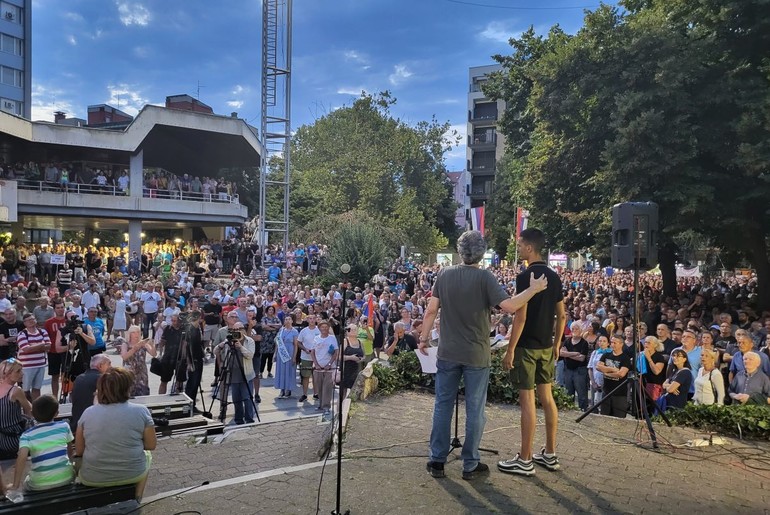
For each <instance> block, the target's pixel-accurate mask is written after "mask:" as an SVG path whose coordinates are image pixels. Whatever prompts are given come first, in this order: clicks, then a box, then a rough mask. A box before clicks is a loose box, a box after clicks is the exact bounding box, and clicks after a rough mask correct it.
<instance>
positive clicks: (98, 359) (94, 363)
mask: <svg viewBox="0 0 770 515" xmlns="http://www.w3.org/2000/svg"><path fill="white" fill-rule="evenodd" d="M104 362H107V363H109V362H110V358H109V356H105V355H104V354H97V355H95V356H94V357H92V358H91V365H90V366H91V368H93V369H94V370H96V369H97V368H99V365H101V364H102V363H104Z"/></svg>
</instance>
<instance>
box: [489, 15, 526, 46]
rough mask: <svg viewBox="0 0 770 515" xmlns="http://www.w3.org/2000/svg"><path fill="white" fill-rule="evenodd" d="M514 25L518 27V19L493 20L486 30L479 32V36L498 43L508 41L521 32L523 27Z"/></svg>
mask: <svg viewBox="0 0 770 515" xmlns="http://www.w3.org/2000/svg"><path fill="white" fill-rule="evenodd" d="M514 27H516V20H500V21H491V22H489V23H488V24H487V26H486V27H485V28H484V30H483V31H481V32H480V33H479V37H480V38H482V39H491V40H492V41H497V42H498V43H508V40H509V39H511V38H512V37H517V36H518V35H519V34H521V29H520V28H514Z"/></svg>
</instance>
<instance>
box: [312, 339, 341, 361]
mask: <svg viewBox="0 0 770 515" xmlns="http://www.w3.org/2000/svg"><path fill="white" fill-rule="evenodd" d="M312 348H313V349H314V350H315V359H316V361H317V362H318V364H319V365H321V366H322V367H325V366H326V365H328V364H329V363H330V362H331V360H332V356H333V354H334V351H336V350H337V349H338V348H339V345H337V337H336V336H334V334H333V333H329V336H327V337H326V338H324V337H322V336H321V335H320V334H319V335H318V336H316V337H315V338H314V339H313V347H312ZM329 351H331V352H329Z"/></svg>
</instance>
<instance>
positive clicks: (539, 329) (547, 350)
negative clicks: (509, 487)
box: [497, 228, 567, 476]
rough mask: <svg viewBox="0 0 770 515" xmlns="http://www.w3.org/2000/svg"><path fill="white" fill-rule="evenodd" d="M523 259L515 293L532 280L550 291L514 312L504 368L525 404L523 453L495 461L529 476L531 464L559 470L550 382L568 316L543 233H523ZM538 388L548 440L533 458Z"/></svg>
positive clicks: (503, 468)
mask: <svg viewBox="0 0 770 515" xmlns="http://www.w3.org/2000/svg"><path fill="white" fill-rule="evenodd" d="M517 243H518V247H519V256H521V258H522V259H523V260H525V261H527V262H528V263H529V267H528V268H527V269H526V270H525V271H524V272H522V273H521V274H519V275H518V276H516V292H517V293H520V292H523V291H524V290H525V289H527V288H528V287H529V283H530V276H534V277H536V278H537V277H542V276H543V275H545V276H546V277H547V279H548V287H547V288H546V289H545V290H544V291H541V292H540V293H538V294H537V295H535V296H534V297H532V299H531V300H530V301H529V303H528V304H525V305H524V306H523V307H522V308H520V309H519V310H518V311H516V315H515V318H514V320H513V326H511V331H510V335H511V337H510V344H509V345H508V350H507V351H506V353H505V357H504V358H503V367H504V368H505V369H506V370H510V379H511V383H513V385H514V386H515V387H517V388H518V390H519V403H520V404H521V450H520V452H519V453H518V454H517V455H516V456H514V457H513V459H510V460H504V461H500V462H498V463H497V468H498V469H499V470H500V471H501V472H506V473H509V474H520V475H524V476H531V475H533V474H534V473H535V467H534V465H533V461H534V462H535V463H537V464H539V465H542V466H543V467H545V468H547V469H548V470H557V469H558V468H559V467H560V465H559V460H558V458H557V457H556V428H557V426H558V423H559V419H558V416H559V413H558V411H557V409H556V403H555V402H554V400H553V394H552V392H551V384H552V383H553V380H554V375H555V361H554V359H555V357H556V356H557V355H558V354H559V346H560V345H561V337H562V335H563V334H564V324H565V323H566V320H567V317H566V315H565V312H564V292H563V290H562V284H561V279H560V278H559V275H558V274H557V273H556V272H555V271H554V270H552V269H551V268H549V267H548V265H546V263H545V261H544V260H543V257H542V252H543V249H544V248H545V235H544V234H543V232H542V231H540V230H539V229H534V228H532V229H525V230H523V231H521V234H520V236H519V240H518V242H517ZM535 388H537V396H538V399H539V400H540V405H541V406H542V407H543V412H544V414H545V426H546V442H545V446H544V447H543V448H542V449H541V451H540V452H539V453H535V454H533V449H532V448H533V445H534V439H535V423H536V415H537V413H536V410H535Z"/></svg>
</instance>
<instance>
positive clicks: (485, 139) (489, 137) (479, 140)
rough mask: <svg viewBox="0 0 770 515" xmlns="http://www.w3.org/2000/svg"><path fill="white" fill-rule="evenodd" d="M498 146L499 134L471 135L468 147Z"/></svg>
mask: <svg viewBox="0 0 770 515" xmlns="http://www.w3.org/2000/svg"><path fill="white" fill-rule="evenodd" d="M496 144H497V133H496V132H492V133H489V132H487V133H483V134H469V135H468V145H469V146H474V145H496Z"/></svg>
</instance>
